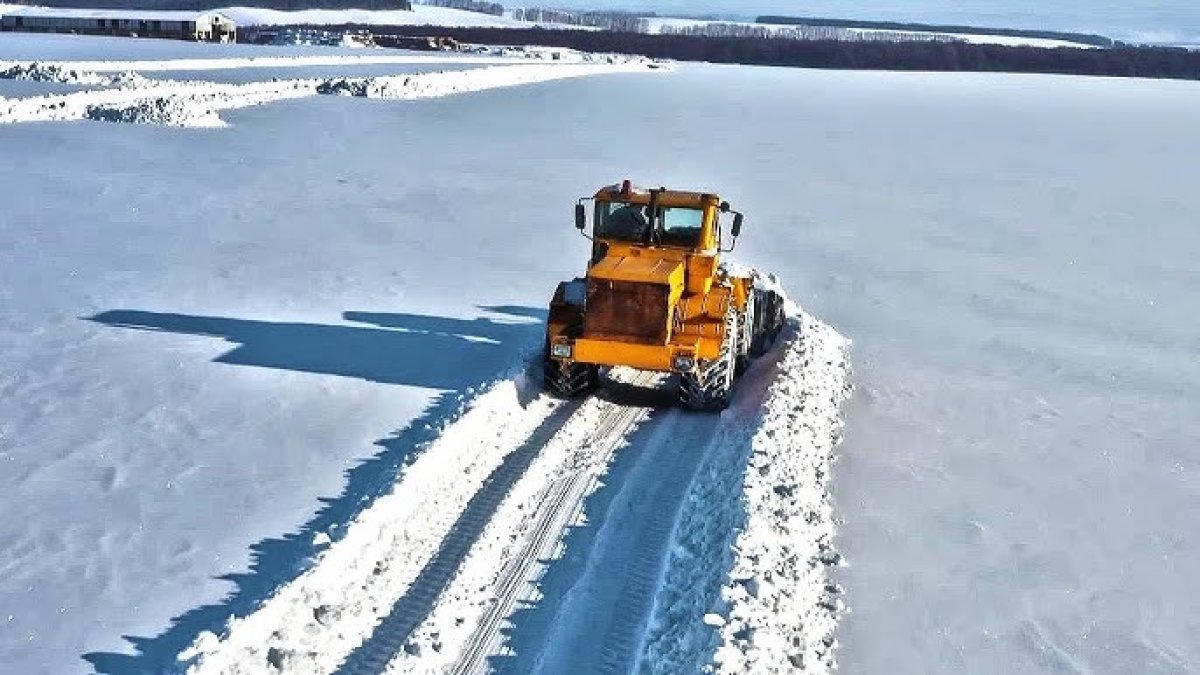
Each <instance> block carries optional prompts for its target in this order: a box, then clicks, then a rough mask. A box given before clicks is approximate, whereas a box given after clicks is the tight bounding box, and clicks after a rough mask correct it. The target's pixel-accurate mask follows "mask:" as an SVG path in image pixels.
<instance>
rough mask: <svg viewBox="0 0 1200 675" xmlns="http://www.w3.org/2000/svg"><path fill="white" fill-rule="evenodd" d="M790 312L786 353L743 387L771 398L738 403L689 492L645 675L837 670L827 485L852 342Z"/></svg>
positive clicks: (834, 557) (642, 666)
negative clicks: (830, 569) (835, 667)
mask: <svg viewBox="0 0 1200 675" xmlns="http://www.w3.org/2000/svg"><path fill="white" fill-rule="evenodd" d="M789 313H790V314H791V319H790V320H789V325H788V327H787V331H786V332H785V334H784V336H783V338H782V339H783V340H784V341H785V344H784V346H783V348H781V349H779V350H777V352H776V354H775V355H774V357H773V358H769V359H767V360H766V361H767V362H766V363H758V364H755V366H754V368H753V369H752V370H750V371H749V372H748V373H747V374H746V375H745V376H744V377H745V381H743V383H742V384H741V389H742V390H743V392H744V391H745V390H746V389H757V388H761V389H765V390H766V391H765V392H764V393H763V394H761V395H760V396H757V397H754V396H746V394H745V393H740V399H741V402H740V403H739V405H738V406H737V408H735V410H734V411H732V412H731V413H727V414H726V415H724V416H722V422H723V424H722V425H721V426H720V427H718V428H717V429H716V430H715V432H714V434H713V438H712V439H711V440H710V441H709V443H711V445H712V447H713V451H712V452H710V453H709V454H708V456H707V457H706V458H705V462H704V465H703V466H702V467H701V468H700V471H699V473H698V476H697V478H695V479H693V481H692V484H691V486H690V487H689V489H688V495H687V503H688V506H687V508H685V509H683V512H682V515H681V517H680V520H679V522H678V523H677V524H676V526H675V530H676V532H675V534H674V537H673V538H674V540H675V546H674V547H673V548H672V550H671V553H670V556H669V557H668V559H667V561H666V566H665V571H664V575H665V576H664V579H663V582H662V584H661V586H662V591H661V592H660V593H659V595H658V597H657V598H656V600H655V608H654V612H653V615H652V620H651V624H650V627H649V630H648V632H647V635H646V638H645V644H644V647H643V649H642V650H641V651H642V658H641V661H640V663H639V667H638V668H637V670H638V672H643V673H683V672H700V671H701V670H703V671H704V672H717V673H775V672H780V673H782V672H794V671H795V669H796V667H797V666H801V665H802V666H803V667H804V672H811V673H827V672H831V671H832V669H833V667H834V648H835V646H836V640H835V638H834V628H835V626H836V615H837V612H838V609H839V608H840V602H841V601H840V599H839V598H838V597H837V596H838V594H839V593H840V589H839V588H838V587H837V586H836V585H835V584H832V583H831V582H830V581H829V578H828V574H827V571H826V570H827V567H828V566H830V565H835V564H837V562H838V560H839V556H838V554H837V552H836V551H835V550H834V548H833V533H834V524H833V514H832V505H831V503H830V494H829V489H828V485H829V481H830V476H831V473H832V472H831V469H830V466H831V463H832V460H833V448H834V445H835V444H836V443H837V440H838V439H839V438H840V431H841V416H840V405H841V403H842V401H843V399H844V398H845V397H846V395H847V394H848V393H849V390H850V387H849V384H848V381H847V375H848V372H847V371H848V368H847V365H848V364H847V351H846V350H847V347H848V345H847V343H846V341H845V339H844V338H843V337H842V336H840V335H838V334H837V332H836V331H834V330H833V329H831V328H830V327H829V326H827V325H825V324H823V323H821V322H820V321H819V320H817V319H815V318H814V317H812V316H811V315H809V314H807V313H805V312H803V311H800V310H799V309H798V308H795V307H792V308H790V310H789ZM726 417H730V418H733V419H728V420H726V419H725V418H726ZM701 615H703V616H702V617H701ZM697 617H701V618H700V620H699V621H697Z"/></svg>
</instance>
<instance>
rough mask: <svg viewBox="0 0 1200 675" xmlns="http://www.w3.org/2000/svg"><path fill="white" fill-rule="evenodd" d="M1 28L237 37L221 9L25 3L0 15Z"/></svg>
mask: <svg viewBox="0 0 1200 675" xmlns="http://www.w3.org/2000/svg"><path fill="white" fill-rule="evenodd" d="M0 31H12V32H24V33H74V34H79V35H123V36H131V37H152V38H172V39H176V40H196V41H202V42H236V41H237V26H236V25H235V24H234V22H233V19H230V18H229V17H227V16H224V15H222V14H220V13H218V12H156V11H144V10H138V9H69V8H65V7H62V8H60V7H22V8H20V9H14V10H11V11H8V12H6V13H5V14H4V15H3V16H0Z"/></svg>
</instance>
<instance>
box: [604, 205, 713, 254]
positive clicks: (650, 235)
mask: <svg viewBox="0 0 1200 675" xmlns="http://www.w3.org/2000/svg"><path fill="white" fill-rule="evenodd" d="M596 210H597V211H598V214H597V219H596V236H597V237H600V238H602V239H619V240H621V241H632V242H638V243H643V244H664V245H666V246H686V247H695V246H698V245H699V244H700V227H701V224H702V223H703V222H704V212H703V211H701V210H700V209H687V208H677V207H670V206H660V207H658V218H656V219H655V223H654V231H653V232H651V229H650V218H649V212H650V207H648V206H639V205H637V204H622V203H620V202H602V203H600V204H599V205H598V207H597V209H596Z"/></svg>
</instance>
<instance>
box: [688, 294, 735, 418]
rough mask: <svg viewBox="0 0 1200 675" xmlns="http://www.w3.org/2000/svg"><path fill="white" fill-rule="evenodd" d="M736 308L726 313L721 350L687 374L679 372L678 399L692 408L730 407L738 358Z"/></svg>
mask: <svg viewBox="0 0 1200 675" xmlns="http://www.w3.org/2000/svg"><path fill="white" fill-rule="evenodd" d="M738 328H739V326H738V316H737V310H735V309H734V308H733V307H730V308H729V311H728V313H727V314H726V315H725V339H724V340H722V341H721V353H720V354H719V355H718V356H717V358H715V359H713V360H712V361H701V362H700V363H698V364H696V369H695V370H693V371H692V372H690V373H681V374H680V375H679V402H680V403H682V404H683V405H684V407H687V408H690V409H692V410H700V411H706V412H715V411H719V410H724V409H725V408H728V407H729V401H730V399H731V397H732V396H733V380H734V377H735V376H736V375H737V359H738V334H739V331H738Z"/></svg>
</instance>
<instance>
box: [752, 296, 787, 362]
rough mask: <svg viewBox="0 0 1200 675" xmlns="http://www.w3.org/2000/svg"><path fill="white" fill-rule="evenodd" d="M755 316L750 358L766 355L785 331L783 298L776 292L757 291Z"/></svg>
mask: <svg viewBox="0 0 1200 675" xmlns="http://www.w3.org/2000/svg"><path fill="white" fill-rule="evenodd" d="M755 295H756V296H758V297H757V299H756V302H755V309H756V312H755V316H754V323H755V325H754V339H753V340H752V341H751V343H750V356H751V357H754V358H758V357H760V356H762V355H763V354H766V353H767V352H768V351H770V349H771V345H773V344H775V338H777V337H779V333H780V332H781V331H782V330H783V298H782V297H780V295H779V294H778V293H776V292H775V291H757V292H756V293H755Z"/></svg>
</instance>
